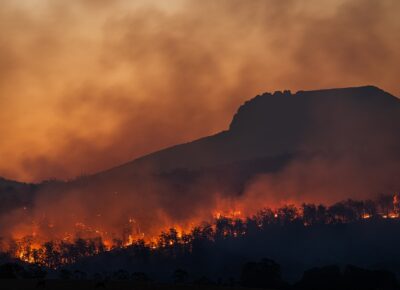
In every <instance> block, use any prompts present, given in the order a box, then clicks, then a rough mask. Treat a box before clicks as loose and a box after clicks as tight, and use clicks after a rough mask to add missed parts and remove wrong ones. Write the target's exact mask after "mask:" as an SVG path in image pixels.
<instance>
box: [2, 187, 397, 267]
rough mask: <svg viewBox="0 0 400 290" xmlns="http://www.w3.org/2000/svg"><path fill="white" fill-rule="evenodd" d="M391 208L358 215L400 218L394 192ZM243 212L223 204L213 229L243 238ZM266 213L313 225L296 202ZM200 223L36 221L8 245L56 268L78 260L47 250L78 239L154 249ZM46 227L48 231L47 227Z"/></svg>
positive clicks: (95, 249) (100, 246)
mask: <svg viewBox="0 0 400 290" xmlns="http://www.w3.org/2000/svg"><path fill="white" fill-rule="evenodd" d="M389 208H390V209H389V210H385V209H382V212H376V213H372V212H369V211H367V210H366V209H363V211H362V213H359V216H358V218H359V219H364V220H366V219H371V218H382V219H400V210H399V209H400V198H399V195H398V194H394V195H393V199H392V207H389ZM243 212H244V211H243V208H242V207H240V204H235V207H233V208H232V209H227V208H226V207H220V208H219V209H218V210H214V211H213V212H212V215H211V217H212V218H213V220H214V223H212V224H210V226H211V229H212V231H214V232H216V231H217V226H218V223H221V224H224V223H226V222H228V223H229V224H230V225H233V227H232V228H229V227H228V228H224V229H223V230H222V231H221V232H220V234H221V235H222V236H223V237H226V236H233V237H240V236H241V235H244V234H245V233H246V229H245V228H244V227H240V223H244V222H245V220H246V218H248V217H251V216H250V215H244V214H243ZM264 214H268V215H269V216H270V217H271V218H272V219H274V220H275V222H276V223H285V222H286V221H293V220H296V219H299V220H302V221H303V224H304V226H310V225H312V221H309V220H306V219H304V212H303V211H302V210H300V208H299V207H296V206H294V205H285V206H284V207H280V208H275V209H268V210H266V211H264ZM96 216H97V217H100V216H102V214H101V213H98V214H96ZM334 218H335V219H336V220H338V221H341V222H347V220H346V219H345V218H343V217H341V216H335V217H334ZM285 219H286V220H285ZM257 223H258V226H260V227H261V226H263V221H257ZM327 223H329V221H327ZM199 224H200V223H199V222H198V221H197V220H193V221H189V222H186V223H185V224H176V223H172V224H171V226H170V227H164V228H162V227H160V231H159V232H160V233H161V235H151V234H148V235H145V233H144V232H142V231H141V229H140V226H139V223H138V221H137V220H136V219H135V217H132V216H131V217H129V218H127V220H126V222H125V223H123V225H122V226H121V229H120V234H118V233H115V232H110V231H107V230H105V229H103V228H101V227H100V226H99V225H97V226H94V225H91V224H90V223H87V221H76V222H75V223H74V231H73V232H62V233H60V234H59V235H57V232H56V231H55V230H56V229H57V224H56V223H55V222H53V221H48V222H47V223H46V224H43V223H40V222H32V223H30V224H27V225H24V226H23V227H21V228H20V229H19V230H18V231H16V232H14V233H13V237H12V239H11V240H10V241H8V243H7V242H6V243H5V244H6V245H7V244H8V246H6V248H7V249H6V250H7V251H8V252H9V253H12V255H13V256H14V257H16V258H18V259H20V260H22V261H25V262H28V263H36V264H42V265H46V266H50V267H52V266H53V267H56V266H57V263H59V264H66V263H71V262H74V261H75V260H74V259H75V258H71V259H70V258H60V260H59V261H57V263H53V264H49V263H48V262H46V261H47V260H46V258H48V257H46V253H48V252H49V251H51V250H52V249H53V250H54V251H59V252H62V249H63V247H68V246H72V245H73V244H74V243H75V242H76V241H77V240H80V241H81V243H84V244H90V245H91V247H92V252H85V253H82V255H83V256H85V255H93V254H98V253H100V252H102V251H110V250H112V249H115V248H124V247H130V246H134V245H135V244H136V243H138V242H140V243H144V244H145V245H146V246H148V248H149V249H151V250H155V249H157V248H159V247H171V246H174V245H175V244H176V243H180V244H188V243H190V241H191V236H190V233H192V232H193V230H194V229H195V228H196V227H197V226H198V225H199ZM236 226H239V227H236ZM43 227H44V228H45V230H43ZM49 233H50V234H49ZM162 237H164V240H162ZM3 244H4V241H3V242H2V243H1V244H0V246H1V247H0V249H1V250H2V251H3V250H4V249H3V248H4V245H3Z"/></svg>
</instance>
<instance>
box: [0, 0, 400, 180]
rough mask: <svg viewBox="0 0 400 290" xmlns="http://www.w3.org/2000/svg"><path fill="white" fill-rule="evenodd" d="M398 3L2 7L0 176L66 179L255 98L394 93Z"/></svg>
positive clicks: (89, 2) (209, 122) (276, 0)
mask: <svg viewBox="0 0 400 290" xmlns="http://www.w3.org/2000/svg"><path fill="white" fill-rule="evenodd" d="M399 11H400V1H398V0H354V1H352V0H348V1H345V0H341V1H331V0H325V1H324V0H308V1H301V0H292V1H290V0H288V1H282V0H253V1H246V0H242V1H238V0H226V1H224V0H220V1H215V0H202V1H197V0H188V1H184V0H181V1H178V0H176V1H174V0H169V1H165V0H160V1H155V0H153V1H149V0H146V1H127V0H126V1H125V0H114V1H109V0H81V1H78V0H76V1H71V0H57V1H53V0H34V1H27V0H3V1H2V3H1V9H0V137H1V142H0V176H4V177H8V178H13V179H19V180H25V181H38V180H41V179H44V178H50V177H57V178H71V177H74V176H76V175H79V174H83V173H92V172H96V171H99V170H102V169H106V168H108V167H112V166H115V165H118V164H120V163H123V162H126V161H129V160H131V159H133V158H135V157H137V156H140V155H142V154H145V153H149V152H152V151H154V150H157V149H160V148H163V147H166V146H169V145H173V144H176V143H179V142H184V141H189V140H192V139H195V138H198V137H200V136H203V135H208V134H212V133H215V132H218V131H220V130H223V129H226V128H227V127H228V124H229V122H230V119H231V117H232V115H233V113H234V112H235V110H236V109H237V107H238V106H239V105H240V104H241V103H242V102H243V101H244V100H246V99H249V98H251V97H253V96H254V95H256V94H259V93H262V92H264V91H274V90H281V89H291V90H294V91H295V90H298V89H316V88H329V87H343V86H357V85H364V84H374V85H377V86H380V87H381V88H383V89H385V90H387V91H389V92H391V93H393V94H395V95H397V96H400V83H399V75H400V65H399V64H400V18H399V17H398V13H399Z"/></svg>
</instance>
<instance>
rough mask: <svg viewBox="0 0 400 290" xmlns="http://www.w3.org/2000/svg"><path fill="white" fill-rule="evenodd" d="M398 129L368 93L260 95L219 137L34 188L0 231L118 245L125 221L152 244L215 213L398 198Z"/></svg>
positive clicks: (391, 102)
mask: <svg viewBox="0 0 400 290" xmlns="http://www.w3.org/2000/svg"><path fill="white" fill-rule="evenodd" d="M399 129H400V101H399V100H398V99H397V98H396V97H394V96H392V95H390V94H389V93H386V92H384V91H382V90H381V89H378V88H376V87H373V86H367V87H358V88H347V89H333V90H320V91H299V92H297V93H296V94H291V93H290V92H288V91H285V92H276V93H274V94H270V93H265V94H263V95H260V96H256V97H255V98H253V99H251V100H249V101H247V102H246V103H245V104H243V105H242V106H241V107H240V108H239V110H238V111H237V113H236V115H235V116H234V117H233V120H232V122H231V125H230V127H229V129H228V130H226V131H223V132H221V133H218V134H216V135H213V136H209V137H205V138H202V139H199V140H195V141H193V142H190V143H187V144H181V145H177V146H174V147H170V148H166V149H164V150H161V151H159V152H155V153H153V154H150V155H147V156H144V157H141V158H139V159H136V160H134V161H132V162H129V163H126V164H124V165H121V166H119V167H116V168H112V169H110V170H107V171H104V172H100V173H98V174H95V175H89V176H82V177H79V178H77V179H75V180H72V181H68V182H61V181H50V182H45V183H42V184H40V185H37V186H34V187H33V189H32V190H30V191H29V192H27V193H26V195H24V199H23V200H21V199H20V200H16V201H15V202H14V203H13V205H14V206H11V205H10V207H9V209H8V210H5V209H3V211H2V214H1V228H2V231H1V233H2V235H3V236H7V235H10V236H13V237H21V236H23V235H26V234H31V232H32V231H35V233H36V234H37V235H43V236H45V237H46V239H47V238H59V237H60V236H63V235H66V233H75V232H77V224H78V225H81V224H83V225H85V226H86V229H87V228H90V229H92V230H93V232H96V231H97V232H101V233H105V232H107V233H108V234H109V235H110V236H115V237H118V236H120V235H121V232H122V231H123V229H124V227H125V225H126V224H127V223H128V221H129V222H130V223H133V224H134V228H135V231H136V234H137V235H138V236H140V237H141V236H142V234H145V237H151V236H153V235H157V234H158V233H159V231H160V230H162V229H165V228H169V227H172V226H176V227H178V228H180V229H187V228H190V227H192V226H193V225H196V224H198V223H200V222H201V221H203V220H207V219H209V218H211V217H212V215H213V214H215V212H229V211H232V210H234V211H241V212H242V214H244V215H247V214H252V213H253V212H254V211H256V210H259V209H260V208H262V207H264V206H269V207H274V206H276V205H280V204H281V203H302V202H328V203H330V202H335V201H339V200H342V199H345V198H356V199H368V198H372V197H374V196H375V195H377V194H380V193H393V192H398V191H400V181H399V179H398V178H397V174H398V172H399V169H400V153H399V152H398V148H399V145H400V136H399V133H398V132H400V131H399ZM130 226H132V225H130ZM78 232H79V230H78Z"/></svg>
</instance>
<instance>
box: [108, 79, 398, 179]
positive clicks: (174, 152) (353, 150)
mask: <svg viewBox="0 0 400 290" xmlns="http://www.w3.org/2000/svg"><path fill="white" fill-rule="evenodd" d="M399 129H400V100H399V99H397V98H396V97H394V96H392V95H390V94H389V93H387V92H384V91H383V90H381V89H379V88H377V87H374V86H364V87H355V88H343V89H328V90H316V91H299V92H297V93H295V94H292V93H290V92H289V91H284V92H275V93H273V94H271V93H265V94H262V95H259V96H256V97H255V98H253V99H251V100H249V101H247V102H245V103H244V104H243V105H242V106H241V107H240V108H239V110H238V111H237V113H236V114H235V116H234V117H233V120H232V122H231V124H230V127H229V130H227V131H223V132H221V133H218V134H216V135H213V136H209V137H205V138H202V139H199V140H196V141H193V142H190V143H187V144H181V145H177V146H174V147H170V148H167V149H164V150H161V151H158V152H155V153H153V154H150V155H147V156H144V157H142V158H139V159H137V160H134V161H132V162H130V163H127V164H124V165H122V166H120V167H118V168H114V169H111V170H109V171H106V172H104V173H102V175H103V174H106V175H107V174H111V175H114V176H115V175H119V174H122V173H126V172H131V173H132V172H134V171H135V170H136V169H137V168H140V170H144V169H148V170H150V171H153V172H169V171H172V170H175V169H182V168H184V169H190V170H197V169H201V168H208V167H214V166H221V165H227V164H232V163H237V162H243V161H249V160H254V159H258V158H270V157H276V156H282V155H285V156H286V155H294V154H298V153H299V152H303V153H307V154H316V153H325V154H359V153H360V152H364V153H365V154H371V158H373V159H376V158H379V155H380V154H382V156H387V155H388V154H392V153H393V154H394V155H393V156H395V155H397V154H398V153H397V149H396V150H395V151H396V152H394V149H395V148H398V146H399V145H400V135H399V133H398V132H400V131H399Z"/></svg>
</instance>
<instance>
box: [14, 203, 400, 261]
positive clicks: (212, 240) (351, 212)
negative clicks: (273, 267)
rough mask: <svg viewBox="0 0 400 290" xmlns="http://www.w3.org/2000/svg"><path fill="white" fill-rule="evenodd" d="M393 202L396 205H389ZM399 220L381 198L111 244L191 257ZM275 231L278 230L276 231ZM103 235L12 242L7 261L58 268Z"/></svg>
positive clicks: (88, 251) (95, 249)
mask: <svg viewBox="0 0 400 290" xmlns="http://www.w3.org/2000/svg"><path fill="white" fill-rule="evenodd" d="M393 200H395V202H393ZM385 219H390V220H392V219H393V220H398V205H397V202H396V198H394V199H393V196H381V197H380V198H379V199H378V200H377V201H354V200H350V199H349V200H346V201H342V202H339V203H336V204H334V205H332V206H329V207H326V206H324V205H315V204H303V205H302V206H301V207H296V206H293V205H287V206H284V207H281V208H279V209H276V210H272V209H263V210H261V211H259V212H258V213H257V214H255V215H254V216H251V217H247V218H246V219H241V218H237V217H224V216H221V217H219V218H216V219H214V220H213V221H212V222H209V223H207V222H205V223H203V224H202V225H200V226H197V227H195V228H193V229H192V230H191V231H190V232H188V233H179V232H178V231H177V230H176V229H174V228H171V229H169V230H168V231H165V232H162V233H161V234H160V236H159V237H158V239H157V240H156V241H155V242H152V243H146V242H145V241H144V240H141V239H140V240H136V241H134V242H133V243H132V244H130V245H126V244H125V245H124V243H123V241H122V240H117V239H116V240H114V241H113V246H112V248H111V252H115V251H118V250H121V249H122V250H123V249H126V250H128V251H129V253H130V254H131V255H132V256H133V257H135V258H138V259H148V258H149V257H158V258H159V257H168V258H172V259H175V258H182V257H185V259H190V257H191V256H196V255H201V253H202V252H203V251H204V249H211V248H215V247H219V246H221V245H222V247H223V245H225V244H226V245H229V244H232V243H235V244H240V243H241V242H246V243H247V244H249V243H251V242H252V240H262V239H264V238H265V237H268V236H270V235H274V234H276V235H278V234H281V233H282V231H285V232H287V235H290V231H294V230H299V229H301V228H308V227H311V228H312V227H315V226H318V225H326V226H329V225H340V224H349V223H356V222H363V223H367V222H369V221H371V222H372V221H374V220H375V221H376V220H385ZM278 231H279V232H278ZM109 250H110V249H109V248H107V247H106V246H105V243H104V241H103V240H102V238H101V237H97V238H93V239H82V238H78V239H76V240H75V241H73V242H68V241H49V242H46V243H44V244H43V245H41V246H40V247H37V246H34V239H33V238H31V237H26V238H24V239H23V240H19V241H11V242H10V244H9V245H8V254H9V255H10V256H11V257H16V258H19V259H21V260H23V261H26V262H29V263H33V264H36V265H41V266H46V267H49V268H57V267H59V266H61V265H65V264H74V263H76V262H78V261H80V260H81V259H83V258H86V257H90V256H95V255H100V254H103V253H106V252H109Z"/></svg>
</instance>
